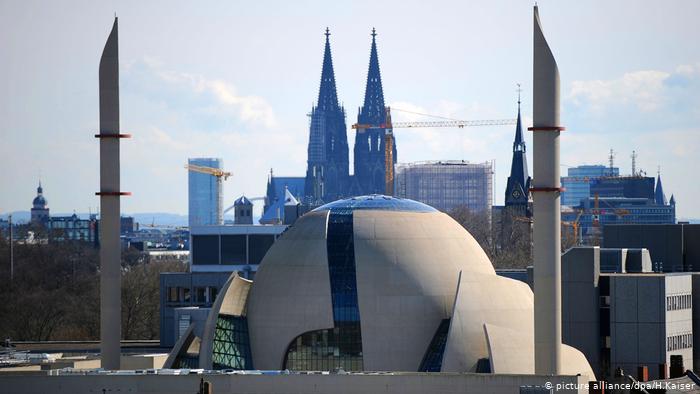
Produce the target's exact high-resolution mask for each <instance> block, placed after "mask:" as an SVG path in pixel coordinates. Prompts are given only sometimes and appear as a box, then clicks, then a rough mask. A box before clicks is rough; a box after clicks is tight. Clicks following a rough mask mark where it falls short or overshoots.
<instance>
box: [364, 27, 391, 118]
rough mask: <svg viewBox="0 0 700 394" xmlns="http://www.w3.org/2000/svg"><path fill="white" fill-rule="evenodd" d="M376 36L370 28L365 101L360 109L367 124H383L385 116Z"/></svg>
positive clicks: (374, 31)
mask: <svg viewBox="0 0 700 394" xmlns="http://www.w3.org/2000/svg"><path fill="white" fill-rule="evenodd" d="M376 37H377V31H376V30H375V29H374V28H372V49H371V50H370V54H369V69H368V70H367V86H366V87H365V102H364V104H363V106H362V110H361V115H362V116H363V117H364V118H365V120H366V121H367V123H368V124H383V123H384V118H385V109H384V91H383V89H382V76H381V73H380V72H379V56H378V55H377V40H376Z"/></svg>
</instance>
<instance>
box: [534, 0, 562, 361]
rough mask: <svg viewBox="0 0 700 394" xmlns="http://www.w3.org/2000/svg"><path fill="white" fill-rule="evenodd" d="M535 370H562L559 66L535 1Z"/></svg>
mask: <svg viewBox="0 0 700 394" xmlns="http://www.w3.org/2000/svg"><path fill="white" fill-rule="evenodd" d="M530 130H532V131H533V132H534V137H533V149H534V150H533V158H534V164H533V168H534V172H533V181H532V185H533V186H532V188H531V189H530V191H531V192H532V196H533V226H534V234H533V242H534V244H535V255H534V271H535V272H534V277H535V278H534V281H535V373H536V374H543V375H550V374H553V375H558V374H559V373H560V372H561V347H562V346H561V227H560V226H561V217H560V215H561V213H560V201H559V199H560V196H559V194H560V191H561V185H560V183H559V134H560V131H561V130H564V128H563V127H561V126H560V123H559V69H558V68H557V62H556V61H555V60H554V56H553V55H552V51H551V50H550V49H549V45H548V44H547V40H545V38H544V35H543V34H542V26H541V24H540V16H539V14H538V12H537V6H535V26H534V68H533V127H531V128H530Z"/></svg>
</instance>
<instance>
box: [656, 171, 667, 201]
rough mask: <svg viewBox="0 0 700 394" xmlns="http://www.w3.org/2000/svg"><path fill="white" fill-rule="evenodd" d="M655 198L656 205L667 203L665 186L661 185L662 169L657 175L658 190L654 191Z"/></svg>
mask: <svg viewBox="0 0 700 394" xmlns="http://www.w3.org/2000/svg"><path fill="white" fill-rule="evenodd" d="M654 200H655V202H656V205H667V202H666V195H665V194H664V187H663V186H662V185H661V170H659V173H658V174H657V176H656V190H655V191H654Z"/></svg>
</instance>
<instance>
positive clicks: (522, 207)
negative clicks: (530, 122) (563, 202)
mask: <svg viewBox="0 0 700 394" xmlns="http://www.w3.org/2000/svg"><path fill="white" fill-rule="evenodd" d="M530 181H531V178H530V175H529V173H528V169H527V156H526V149H525V139H524V138H523V129H522V121H521V118H520V85H518V123H517V126H516V127H515V140H514V141H513V161H512V163H511V166H510V176H509V177H508V183H507V184H506V195H505V206H506V207H509V208H510V209H513V210H516V211H517V212H514V213H515V214H517V215H518V216H530V212H529V209H528V203H529V197H530Z"/></svg>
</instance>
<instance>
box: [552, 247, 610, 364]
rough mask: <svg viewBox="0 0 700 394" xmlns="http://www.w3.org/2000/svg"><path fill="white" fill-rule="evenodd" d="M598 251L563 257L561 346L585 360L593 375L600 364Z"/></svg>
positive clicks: (575, 251) (576, 251) (574, 250)
mask: <svg viewBox="0 0 700 394" xmlns="http://www.w3.org/2000/svg"><path fill="white" fill-rule="evenodd" d="M599 269H600V248H597V247H596V248H571V249H569V250H568V251H567V252H566V253H565V254H564V255H563V256H562V263H561V272H562V280H561V288H562V342H563V343H565V344H567V345H571V346H573V347H575V348H577V349H578V350H580V351H581V352H583V354H584V355H585V356H586V359H587V360H588V363H589V364H591V368H592V369H593V371H594V372H595V373H596V374H600V373H601V362H600V357H601V355H600V347H601V346H600V309H599V304H598V300H599V298H600V291H599V288H598V278H599Z"/></svg>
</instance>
